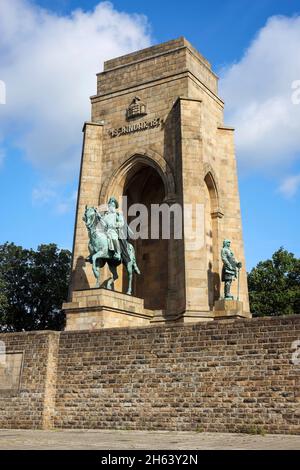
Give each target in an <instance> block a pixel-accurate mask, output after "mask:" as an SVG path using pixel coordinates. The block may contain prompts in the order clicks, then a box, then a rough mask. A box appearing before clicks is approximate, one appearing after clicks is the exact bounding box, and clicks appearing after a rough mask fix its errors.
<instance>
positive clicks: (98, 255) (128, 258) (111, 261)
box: [83, 196, 140, 294]
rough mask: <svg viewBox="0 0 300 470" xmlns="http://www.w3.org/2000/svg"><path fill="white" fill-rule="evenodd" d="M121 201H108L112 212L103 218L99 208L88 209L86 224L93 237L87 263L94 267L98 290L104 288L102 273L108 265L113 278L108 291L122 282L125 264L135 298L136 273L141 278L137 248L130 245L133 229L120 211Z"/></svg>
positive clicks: (90, 235)
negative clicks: (134, 277)
mask: <svg viewBox="0 0 300 470" xmlns="http://www.w3.org/2000/svg"><path fill="white" fill-rule="evenodd" d="M117 209H118V201H117V200H116V198H114V197H113V196H112V197H111V198H110V199H109V201H108V210H107V211H106V212H104V214H101V213H100V212H98V210H97V209H96V208H95V207H88V206H86V207H85V213H84V216H83V221H84V222H85V225H86V228H87V230H88V234H89V245H88V247H89V252H90V255H89V257H88V258H87V259H86V261H89V262H90V263H91V264H92V266H93V273H94V275H95V278H96V287H100V269H101V268H102V267H103V266H104V265H105V263H107V264H108V267H109V270H110V272H111V273H112V277H111V278H109V279H108V281H107V288H108V289H113V288H114V281H116V280H117V279H118V272H117V266H119V265H120V264H121V263H123V264H124V266H125V267H126V271H127V274H128V289H127V294H132V277H133V273H134V272H135V273H137V274H140V270H139V268H138V266H137V263H136V258H135V251H134V247H133V245H132V244H131V243H129V242H128V234H129V232H130V229H129V227H128V226H127V224H125V221H124V218H123V216H122V214H120V213H119V212H118V211H117Z"/></svg>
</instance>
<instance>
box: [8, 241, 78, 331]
mask: <svg viewBox="0 0 300 470" xmlns="http://www.w3.org/2000/svg"><path fill="white" fill-rule="evenodd" d="M70 264H71V253H70V252H69V251H68V250H59V249H58V248H57V246H56V245H55V244H49V245H40V246H39V247H38V249H37V251H35V250H27V249H24V248H22V247H21V246H16V245H14V244H13V243H5V244H4V245H0V286H1V289H0V292H1V297H0V299H1V300H0V331H23V330H45V329H52V330H59V329H62V328H63V326H64V315H63V313H62V311H61V305H62V302H63V301H65V300H66V298H67V293H68V281H69V273H70Z"/></svg>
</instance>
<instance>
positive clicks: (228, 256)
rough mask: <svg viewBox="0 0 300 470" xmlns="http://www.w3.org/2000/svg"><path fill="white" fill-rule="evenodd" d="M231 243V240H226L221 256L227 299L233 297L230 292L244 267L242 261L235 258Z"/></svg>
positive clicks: (225, 296)
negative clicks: (233, 282)
mask: <svg viewBox="0 0 300 470" xmlns="http://www.w3.org/2000/svg"><path fill="white" fill-rule="evenodd" d="M230 243H231V242H230V240H224V241H223V248H222V250H221V258H222V261H223V269H222V281H223V282H224V283H225V284H224V298H225V299H233V295H231V294H230V288H231V284H232V281H233V280H234V279H236V278H237V277H239V270H240V269H241V267H242V263H241V262H239V261H237V260H236V259H235V257H234V254H233V252H232V251H231V249H230ZM238 297H239V296H238ZM237 300H238V299H237Z"/></svg>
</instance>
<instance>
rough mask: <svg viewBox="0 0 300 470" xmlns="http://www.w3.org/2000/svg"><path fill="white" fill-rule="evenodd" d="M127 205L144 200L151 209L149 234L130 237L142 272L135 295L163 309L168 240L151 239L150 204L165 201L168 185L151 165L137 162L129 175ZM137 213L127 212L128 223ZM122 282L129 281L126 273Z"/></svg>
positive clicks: (134, 287) (166, 284)
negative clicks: (128, 214)
mask: <svg viewBox="0 0 300 470" xmlns="http://www.w3.org/2000/svg"><path fill="white" fill-rule="evenodd" d="M124 196H127V207H128V208H129V207H130V206H131V205H132V204H136V203H139V204H143V205H144V206H145V207H146V208H147V213H148V224H147V225H148V238H147V239H141V238H139V239H138V240H131V243H132V244H133V245H134V248H135V251H136V257H137V262H138V266H139V268H140V270H141V273H142V274H141V276H135V277H134V283H133V295H135V296H136V297H140V298H143V299H144V301H145V308H149V309H153V310H163V309H165V308H166V300H167V290H168V240H164V239H162V237H161V224H160V230H159V239H151V231H150V227H151V205H152V204H162V203H163V200H164V198H165V188H164V184H163V181H162V178H161V176H160V175H159V173H158V172H157V171H156V170H155V169H154V168H153V167H151V166H148V165H143V164H137V165H136V166H135V167H134V168H133V169H132V170H131V172H130V174H128V175H127V178H126V181H125V185H124ZM132 219H134V216H131V217H130V216H128V223H130V222H131V221H132ZM123 283H126V274H125V273H124V278H123Z"/></svg>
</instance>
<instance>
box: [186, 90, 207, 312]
mask: <svg viewBox="0 0 300 470" xmlns="http://www.w3.org/2000/svg"><path fill="white" fill-rule="evenodd" d="M180 118H181V129H180V130H181V161H182V201H183V207H184V210H183V220H184V241H183V243H184V267H183V268H182V269H184V276H185V314H184V321H197V320H199V319H201V318H202V317H203V319H205V320H207V319H208V318H210V317H211V314H210V312H209V303H208V300H209V299H208V287H207V267H206V253H205V243H204V240H205V232H204V230H205V228H204V214H205V191H204V184H205V183H204V174H203V173H204V169H203V158H202V137H201V101H200V100H195V99H187V98H180ZM191 233H192V234H194V236H193V237H192V238H191Z"/></svg>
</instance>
